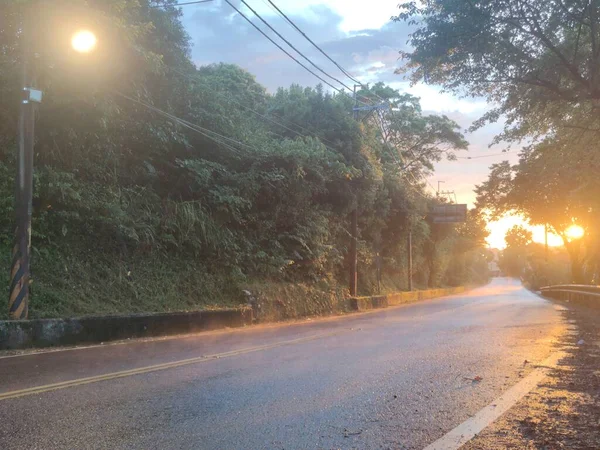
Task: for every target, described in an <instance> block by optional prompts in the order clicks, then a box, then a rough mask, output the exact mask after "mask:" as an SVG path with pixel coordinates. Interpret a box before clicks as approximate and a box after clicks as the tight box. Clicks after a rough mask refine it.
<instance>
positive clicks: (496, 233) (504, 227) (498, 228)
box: [487, 215, 563, 250]
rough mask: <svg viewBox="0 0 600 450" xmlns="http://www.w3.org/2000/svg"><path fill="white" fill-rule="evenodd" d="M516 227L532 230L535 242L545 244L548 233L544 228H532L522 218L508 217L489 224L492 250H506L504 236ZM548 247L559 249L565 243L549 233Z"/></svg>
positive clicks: (488, 240) (538, 226) (488, 241)
mask: <svg viewBox="0 0 600 450" xmlns="http://www.w3.org/2000/svg"><path fill="white" fill-rule="evenodd" d="M514 225H520V226H522V227H524V228H526V229H528V230H530V231H531V232H532V234H533V242H537V243H538V244H543V243H544V242H545V239H546V236H545V234H546V232H545V230H544V227H543V226H541V225H537V226H531V225H529V224H528V223H527V222H526V221H525V220H524V219H523V218H522V217H521V216H516V215H506V216H504V217H502V218H500V219H499V220H496V221H494V222H490V223H488V230H489V232H490V235H489V236H488V238H487V243H488V245H489V246H490V247H491V248H497V249H500V250H502V249H504V248H505V247H506V241H505V240H504V236H505V235H506V232H507V231H508V230H509V229H510V228H512V227H513V226H514ZM548 245H549V246H550V247H559V246H561V245H563V241H562V239H561V238H560V236H557V235H555V234H553V233H548Z"/></svg>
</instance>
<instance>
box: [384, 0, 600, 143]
mask: <svg viewBox="0 0 600 450" xmlns="http://www.w3.org/2000/svg"><path fill="white" fill-rule="evenodd" d="M400 9H401V12H400V14H399V15H398V16H396V17H395V18H394V19H395V20H397V21H407V22H409V23H410V24H411V25H413V26H415V27H416V28H417V29H416V31H415V32H414V33H413V34H412V36H411V39H410V44H411V46H412V47H413V50H412V51H407V52H402V57H403V58H404V59H405V60H406V61H407V64H406V65H405V66H404V68H403V69H402V70H405V71H409V72H410V77H411V79H412V81H413V82H418V81H425V82H428V83H433V84H438V85H442V86H444V87H445V88H446V89H449V90H451V91H454V92H458V93H463V94H467V95H471V96H477V97H484V98H487V99H488V101H489V102H490V104H495V105H498V106H497V107H494V108H493V109H492V110H491V111H489V112H488V113H487V114H485V116H484V117H483V118H482V119H481V120H480V121H479V122H477V123H476V124H475V125H476V126H482V125H483V124H485V123H486V122H487V121H496V120H497V119H498V118H500V117H501V116H502V115H503V116H505V117H506V128H505V133H504V134H503V135H502V136H500V137H498V140H500V139H501V138H504V139H520V138H522V137H525V136H531V135H535V136H544V135H545V134H547V133H548V132H551V131H555V130H556V129H559V128H561V127H570V126H573V125H574V124H575V125H577V126H578V127H583V128H589V127H592V124H593V123H595V122H597V119H596V117H597V116H598V115H597V113H596V108H597V107H598V106H600V103H599V102H600V27H599V26H598V17H600V1H598V0H591V1H589V2H587V1H586V2H580V1H578V0H550V1H543V2H540V1H537V0H525V1H521V2H514V1H510V0H499V1H493V2H490V1H484V0H468V1H460V0H434V1H428V2H415V1H411V2H407V3H403V4H401V5H400ZM573 118H577V119H578V120H577V122H575V121H573V120H572V119H573ZM595 128H597V127H595Z"/></svg>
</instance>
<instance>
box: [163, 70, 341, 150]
mask: <svg viewBox="0 0 600 450" xmlns="http://www.w3.org/2000/svg"><path fill="white" fill-rule="evenodd" d="M170 69H171V70H172V71H173V72H175V73H177V74H179V75H181V76H183V77H185V78H187V79H189V80H191V81H193V82H197V83H200V84H203V85H204V86H207V87H208V84H206V83H204V82H203V81H202V80H201V79H200V78H199V77H197V76H192V75H188V74H186V73H183V72H181V71H179V70H177V69H173V68H170ZM213 92H215V93H216V94H218V95H220V96H221V97H222V98H226V99H227V101H230V102H232V103H234V104H236V105H238V106H240V107H241V108H244V109H245V110H247V111H250V112H251V113H252V114H254V115H256V116H258V117H260V118H262V119H264V120H267V121H269V122H271V123H274V124H275V125H278V126H280V127H283V128H285V129H286V130H288V131H291V132H292V133H294V134H296V135H298V136H300V137H306V136H305V135H303V134H302V133H299V132H298V131H296V130H293V129H292V128H289V127H288V126H286V125H284V124H283V123H280V122H279V121H277V120H274V119H272V118H271V117H269V116H266V115H264V114H261V113H259V112H258V111H256V110H254V109H252V108H250V107H249V106H246V105H244V104H243V103H240V102H238V101H237V100H235V99H233V98H231V97H229V96H226V95H225V93H223V92H220V91H216V90H215V91H213ZM279 119H280V120H281V121H282V122H284V120H283V119H281V118H279ZM289 123H290V124H293V125H295V126H297V127H299V128H301V129H303V130H305V131H307V132H308V133H309V134H311V135H314V137H316V138H318V139H319V140H321V141H322V142H327V143H329V144H330V145H335V144H333V143H332V142H330V141H328V140H327V139H325V138H322V137H321V136H319V135H318V134H316V133H313V132H311V131H310V130H308V129H307V128H304V127H303V126H302V125H299V124H297V123H295V122H289ZM275 134H277V133H275ZM278 136H281V137H283V138H285V136H282V135H278ZM323 145H325V144H323ZM325 147H326V148H328V149H329V150H331V151H333V152H337V150H334V149H333V148H331V147H328V146H327V145H325Z"/></svg>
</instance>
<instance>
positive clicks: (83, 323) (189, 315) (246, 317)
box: [0, 286, 467, 350]
mask: <svg viewBox="0 0 600 450" xmlns="http://www.w3.org/2000/svg"><path fill="white" fill-rule="evenodd" d="M465 290H467V288H465V287H463V286H461V287H455V288H447V289H429V290H422V291H412V292H395V293H392V294H387V295H376V296H371V297H354V298H349V299H347V300H346V307H347V310H349V311H368V310H372V309H381V308H387V307H389V306H397V305H401V304H407V303H414V302H418V301H422V300H428V299H432V298H437V297H444V296H447V295H454V294H460V293H462V292H465ZM252 323H253V312H252V308H251V307H243V308H231V309H222V310H212V311H195V312H174V313H157V314H130V315H122V316H90V317H79V318H69V319H34V320H4V321H0V350H21V349H29V348H47V347H60V346H72V345H86V344H98V343H103V342H109V341H117V340H124V339H136V338H149V337H159V336H172V335H178V334H191V333H198V332H201V331H212V330H218V329H223V328H239V327H243V326H247V325H252Z"/></svg>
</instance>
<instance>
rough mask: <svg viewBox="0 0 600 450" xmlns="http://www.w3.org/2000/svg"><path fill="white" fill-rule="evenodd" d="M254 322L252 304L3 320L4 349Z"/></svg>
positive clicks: (1, 343)
mask: <svg viewBox="0 0 600 450" xmlns="http://www.w3.org/2000/svg"><path fill="white" fill-rule="evenodd" d="M251 323H252V309H251V308H232V309H224V310H214V311H196V312H175V313H158V314H132V315H126V316H103V317H102V316H98V317H80V318H72V319H37V320H6V321H0V350H17V349H25V348H32V347H37V348H42V347H54V346H65V345H76V344H77V345H80V344H92V343H100V342H107V341H114V340H119V339H129V338H145V337H156V336H168V335H174V334H186V333H196V332H199V331H210V330H217V329H222V328H238V327H243V326H245V325H250V324H251Z"/></svg>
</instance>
